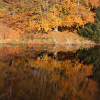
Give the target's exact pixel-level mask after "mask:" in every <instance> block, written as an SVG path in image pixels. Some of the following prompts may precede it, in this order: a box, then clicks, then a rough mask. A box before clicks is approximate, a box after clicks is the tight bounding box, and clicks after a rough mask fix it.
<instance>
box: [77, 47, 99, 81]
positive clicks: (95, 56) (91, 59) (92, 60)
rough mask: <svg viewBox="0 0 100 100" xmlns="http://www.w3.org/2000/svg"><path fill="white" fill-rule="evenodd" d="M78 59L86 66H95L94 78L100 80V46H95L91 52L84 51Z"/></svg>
mask: <svg viewBox="0 0 100 100" xmlns="http://www.w3.org/2000/svg"><path fill="white" fill-rule="evenodd" d="M78 57H79V59H81V60H83V63H84V64H86V65H87V64H88V65H89V64H93V66H94V68H93V70H94V74H93V75H94V78H95V79H97V80H100V46H95V47H94V48H91V49H89V50H86V49H83V50H81V51H79V53H78Z"/></svg>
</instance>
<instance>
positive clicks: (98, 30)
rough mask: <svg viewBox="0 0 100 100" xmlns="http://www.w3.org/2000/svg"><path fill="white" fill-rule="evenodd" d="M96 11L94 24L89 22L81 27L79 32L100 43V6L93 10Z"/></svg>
mask: <svg viewBox="0 0 100 100" xmlns="http://www.w3.org/2000/svg"><path fill="white" fill-rule="evenodd" d="M93 11H94V12H95V13H96V17H95V22H94V24H91V23H87V24H86V25H85V26H84V28H83V27H79V28H78V32H79V34H80V35H81V36H82V37H85V38H89V39H90V40H93V41H95V42H97V43H100V7H98V8H96V9H94V10H93Z"/></svg>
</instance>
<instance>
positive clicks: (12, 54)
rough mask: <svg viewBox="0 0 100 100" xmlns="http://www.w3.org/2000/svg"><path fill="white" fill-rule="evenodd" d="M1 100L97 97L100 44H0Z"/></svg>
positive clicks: (95, 99)
mask: <svg viewBox="0 0 100 100" xmlns="http://www.w3.org/2000/svg"><path fill="white" fill-rule="evenodd" d="M0 100H100V46H88V45H85V46H79V45H66V46H62V45H56V46H55V45H31V46H29V45H5V44H0Z"/></svg>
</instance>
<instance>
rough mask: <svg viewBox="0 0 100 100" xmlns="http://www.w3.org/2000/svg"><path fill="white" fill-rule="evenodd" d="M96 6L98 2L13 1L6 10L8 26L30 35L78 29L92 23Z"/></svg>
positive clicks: (99, 2)
mask: <svg viewBox="0 0 100 100" xmlns="http://www.w3.org/2000/svg"><path fill="white" fill-rule="evenodd" d="M78 1H79V2H78ZM9 2H10V1H9ZM15 2H16V3H15ZM98 6H100V1H99V0H57V1H54V0H42V1H41V0H32V1H31V0H24V1H23V0H21V1H16V0H15V1H14V2H12V3H11V4H9V6H8V9H9V10H10V12H11V14H12V17H11V16H10V21H11V22H10V23H11V24H10V25H12V26H15V27H16V28H20V29H21V30H23V31H24V32H26V31H27V32H29V33H31V32H33V31H42V32H48V31H51V30H52V28H55V27H56V26H61V27H62V26H64V27H65V26H67V27H72V26H74V27H79V26H84V25H85V24H86V23H88V22H91V23H93V22H94V16H95V14H94V13H93V12H91V9H93V8H97V7H98Z"/></svg>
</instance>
